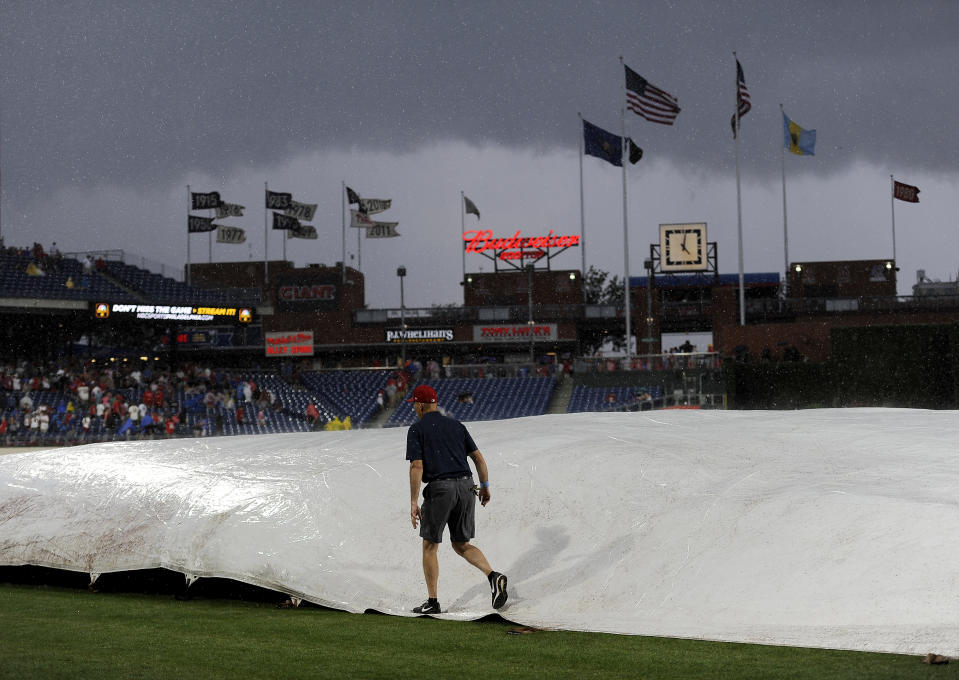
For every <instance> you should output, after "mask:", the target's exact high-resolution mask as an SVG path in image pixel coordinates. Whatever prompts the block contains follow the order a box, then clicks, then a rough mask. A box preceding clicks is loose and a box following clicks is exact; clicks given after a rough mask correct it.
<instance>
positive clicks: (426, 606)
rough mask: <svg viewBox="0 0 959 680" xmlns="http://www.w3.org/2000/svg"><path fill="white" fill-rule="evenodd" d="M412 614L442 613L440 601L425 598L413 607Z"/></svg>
mask: <svg viewBox="0 0 959 680" xmlns="http://www.w3.org/2000/svg"><path fill="white" fill-rule="evenodd" d="M413 613H414V614H442V613H443V611H442V610H441V609H440V603H439V602H438V601H436V600H427V601H426V602H424V603H423V604H421V605H420V606H419V607H413Z"/></svg>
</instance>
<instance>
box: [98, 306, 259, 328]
mask: <svg viewBox="0 0 959 680" xmlns="http://www.w3.org/2000/svg"><path fill="white" fill-rule="evenodd" d="M93 315H94V316H95V317H96V318H98V319H116V318H128V319H129V318H134V319H143V320H160V321H219V322H221V323H224V322H230V321H232V322H236V323H244V324H246V323H250V322H251V321H252V320H253V308H252V307H203V306H196V307H194V306H191V305H140V304H128V303H119V302H96V303H94V305H93Z"/></svg>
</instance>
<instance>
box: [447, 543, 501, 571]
mask: <svg viewBox="0 0 959 680" xmlns="http://www.w3.org/2000/svg"><path fill="white" fill-rule="evenodd" d="M452 545H453V550H455V551H456V554H457V555H459V556H460V557H462V558H463V559H464V560H466V561H467V562H469V563H470V564H472V565H473V566H474V567H476V568H477V569H479V570H480V571H481V572H483V574H484V575H485V576H489V574H490V572H491V571H493V569H492V568H491V567H490V566H489V562H487V561H486V556H485V555H484V554H483V551H482V550H480V549H479V548H477V547H476V546H475V545H473V544H472V543H470V542H469V541H464V542H462V543H456V542H455V541H454V542H453V543H452Z"/></svg>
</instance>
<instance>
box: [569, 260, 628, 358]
mask: <svg viewBox="0 0 959 680" xmlns="http://www.w3.org/2000/svg"><path fill="white" fill-rule="evenodd" d="M583 287H584V289H585V296H586V304H590V305H613V306H615V307H618V308H619V309H620V310H622V307H623V301H624V300H625V299H626V292H625V290H624V287H623V279H622V278H621V277H619V276H610V275H609V272H607V271H604V270H602V269H597V268H596V267H594V266H592V265H590V267H589V269H588V270H587V271H586V276H585V277H583ZM608 321H609V322H610V323H607V324H602V325H590V326H583V327H582V329H581V331H580V335H579V339H580V342H581V349H582V352H583V354H587V355H588V354H592V353H594V352H595V351H596V350H597V349H599V348H600V347H601V346H603V345H604V344H605V343H607V342H610V341H611V342H612V343H613V348H614V349H616V350H617V351H619V350H622V349H624V348H625V347H626V333H625V328H623V327H622V326H621V324H622V323H623V320H622V317H621V315H619V316H617V317H616V318H612V319H608Z"/></svg>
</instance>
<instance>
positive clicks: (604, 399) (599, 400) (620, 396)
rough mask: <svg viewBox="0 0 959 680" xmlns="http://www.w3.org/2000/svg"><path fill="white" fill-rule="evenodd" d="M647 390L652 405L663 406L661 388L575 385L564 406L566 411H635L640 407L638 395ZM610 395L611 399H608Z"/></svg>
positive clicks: (656, 386)
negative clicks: (566, 404) (567, 403)
mask: <svg viewBox="0 0 959 680" xmlns="http://www.w3.org/2000/svg"><path fill="white" fill-rule="evenodd" d="M643 392H647V393H648V394H649V395H650V396H651V397H652V398H653V401H652V406H655V407H657V408H659V407H662V406H663V388H662V387H660V386H658V385H655V386H651V387H636V386H632V387H588V386H586V385H576V386H575V387H573V394H572V396H571V397H570V400H569V406H567V407H566V412H567V413H584V412H595V411H627V410H632V411H636V410H639V409H640V408H642V405H641V404H640V402H639V399H638V396H639V395H640V394H642V393H643ZM610 395H613V397H614V398H613V399H612V400H610V398H609V397H610Z"/></svg>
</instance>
